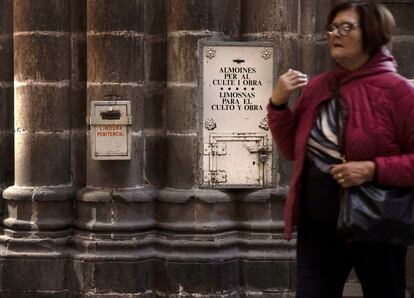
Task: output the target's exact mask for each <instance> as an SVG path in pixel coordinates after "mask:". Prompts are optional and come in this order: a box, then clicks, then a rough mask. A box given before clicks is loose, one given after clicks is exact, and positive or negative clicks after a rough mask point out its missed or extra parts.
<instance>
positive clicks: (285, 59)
mask: <svg viewBox="0 0 414 298" xmlns="http://www.w3.org/2000/svg"><path fill="white" fill-rule="evenodd" d="M298 53H299V45H298V40H297V39H295V38H285V37H282V38H277V39H276V41H275V56H276V67H277V74H278V76H279V75H281V74H283V73H285V72H286V71H287V70H288V69H289V68H292V69H297V68H298V67H299V55H298Z"/></svg>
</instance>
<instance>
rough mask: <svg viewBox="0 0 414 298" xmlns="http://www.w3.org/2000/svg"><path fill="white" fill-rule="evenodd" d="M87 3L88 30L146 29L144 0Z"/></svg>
mask: <svg viewBox="0 0 414 298" xmlns="http://www.w3.org/2000/svg"><path fill="white" fill-rule="evenodd" d="M154 2H157V1H154ZM87 3H88V4H87V5H88V8H87V10H88V31H95V32H111V31H132V32H143V31H144V17H143V16H144V0H123V1H119V0H92V1H88V2H87Z"/></svg>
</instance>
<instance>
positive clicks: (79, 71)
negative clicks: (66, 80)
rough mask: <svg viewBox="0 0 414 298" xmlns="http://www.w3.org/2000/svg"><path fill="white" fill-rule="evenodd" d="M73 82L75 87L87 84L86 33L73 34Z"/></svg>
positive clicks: (83, 86)
mask: <svg viewBox="0 0 414 298" xmlns="http://www.w3.org/2000/svg"><path fill="white" fill-rule="evenodd" d="M71 45H72V46H71V54H72V57H71V60H72V64H71V65H72V72H71V80H72V81H71V84H72V86H74V88H85V85H86V34H80V35H76V36H72V43H71Z"/></svg>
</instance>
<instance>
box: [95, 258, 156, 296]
mask: <svg viewBox="0 0 414 298" xmlns="http://www.w3.org/2000/svg"><path fill="white" fill-rule="evenodd" d="M153 275H154V268H153V262H152V261H151V260H149V261H143V262H130V263H129V262H124V263H121V262H102V263H98V262H97V263H95V264H94V275H93V286H94V288H95V289H96V290H95V291H96V292H98V293H108V292H109V293H142V292H145V291H146V290H147V289H151V288H152V287H153V280H154V276H153Z"/></svg>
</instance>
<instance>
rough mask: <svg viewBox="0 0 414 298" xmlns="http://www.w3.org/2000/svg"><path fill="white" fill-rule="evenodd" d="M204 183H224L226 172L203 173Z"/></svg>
mask: <svg viewBox="0 0 414 298" xmlns="http://www.w3.org/2000/svg"><path fill="white" fill-rule="evenodd" d="M204 182H208V183H211V184H218V183H226V182H227V172H226V171H223V170H218V171H204Z"/></svg>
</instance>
